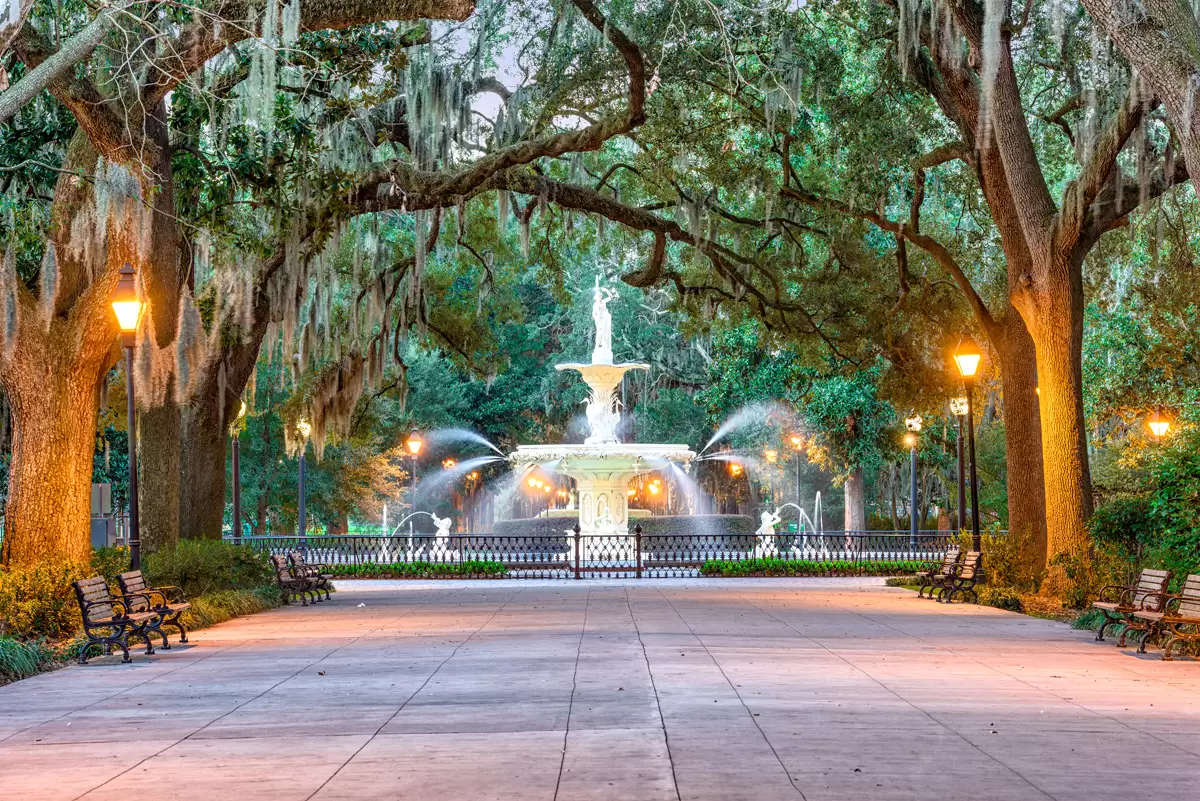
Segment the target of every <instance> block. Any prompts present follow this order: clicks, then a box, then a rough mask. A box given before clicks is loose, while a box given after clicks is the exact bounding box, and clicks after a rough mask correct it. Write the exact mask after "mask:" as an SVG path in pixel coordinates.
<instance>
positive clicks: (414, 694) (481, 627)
mask: <svg viewBox="0 0 1200 801" xmlns="http://www.w3.org/2000/svg"><path fill="white" fill-rule="evenodd" d="M522 592H524V588H517V591H516V592H514V593H512V594H511V595H509V596H508V597H507V598H505V599H504V602H503V603H501V604H500V605H499V606H498V607H496V611H494V612H492V614H491V616H489V617H488V619H487V620H485V621H483V623H481V624H480V625H479V628H477V629H475V631H473V632H471V633H470V634H468V635H467V636H466V638H464V639H463V641H462V642H460V643H459V644H458V645H456V646H454V650H453V651H451V652H450V655H449V656H447V657H446V658H445V659H443V660H442V661H441V662H439V663H438V665H437V667H435V668H434V669H433V672H431V673H430V674H429V675H428V676H426V677H425V681H423V682H421V686H420V687H418V688H417V689H415V690H413V692H412V694H411V695H409V696H408V698H405V699H404V702H403V703H402V704H400V706H399V707H397V709H396V711H395V712H393V713H392V714H391V715H390V716H389V717H388V719H387V720H385V721H384V722H383V723H382V724H381V725H380V726H379V728H378V729H376V730H375V733H374V734H372V735H371V736H370V737H368V738H367V740H366V742H364V743H363V744H362V745H360V746H359V747H358V748H357V749H355V751H354V753H353V754H351V755H350V756H349V757H347V758H346V761H344V762H343V763H342V764H340V765H338V767H337V770H335V771H334V772H333V773H331V774H329V776H328V777H326V779H325V781H323V782H321V784H320V785H318V786H317V789H315V790H313V791H312V792H311V793H309V794H308V795H307V796H305V801H311V799H312V798H314V797H315V796H316V795H317V793H319V792H321V791H322V790H324V789H325V788H326V786H328V785H329V783H330V782H331V781H333V780H334V779H336V778H337V776H338V774H339V773H341V772H342V771H343V770H344V769H345V767H346V766H347V765H349V764H350V763H351V762H352V761H353V760H354V758H355V757H356V756H358V755H359V754H361V753H362V751H363V749H364V748H366V747H367V746H368V745H370V744H371V743H372V742H374V741H375V738H376V737H378V736H379V733H380V732H381V731H383V730H384V729H385V728H387V725H388V724H389V723H391V722H392V721H393V720H395V719H396V718H397V717H398V716H399V715H400V713H401V712H403V711H404V709H405V707H407V706H408V704H409V702H410V701H412V699H414V698H416V697H417V696H418V695H419V694H420V693H421V691H422V690H424V689H425V688H426V687H427V686H429V682H431V681H433V677H434V676H436V675H437V674H438V672H439V671H440V670H441V669H442V668H443V667H445V666H446V663H447V662H449V661H450V660H451V659H453V658H454V656H455V655H456V654H457V653H458V651H459V649H460V648H462V647H463V646H464V645H466V644H467V643H469V642H470V641H471V640H472V638H474V637H475V635H476V634H478V633H479V632H481V631H483V630H484V629H485V628H486V627H487V625H488V624H489V623H491V622H492V621H493V620H495V619H496V616H497V615H499V614H500V613H501V612H502V611H503V610H504V607H506V606H508V604H509V603H510V602H511V601H512V599H513V598H516V597H517V596H518V595H520V594H521V593H522ZM434 600H435V599H433V598H431V599H430V600H428V601H426V602H425V603H424V604H421V606H428V605H429V604H431V603H433V601H434ZM418 608H419V607H418ZM397 619H399V618H397ZM359 639H361V637H360V638H359ZM359 736H361V735H359Z"/></svg>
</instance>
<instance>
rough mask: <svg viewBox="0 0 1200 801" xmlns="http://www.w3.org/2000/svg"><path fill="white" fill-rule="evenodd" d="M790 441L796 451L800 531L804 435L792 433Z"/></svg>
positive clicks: (798, 523) (797, 518)
mask: <svg viewBox="0 0 1200 801" xmlns="http://www.w3.org/2000/svg"><path fill="white" fill-rule="evenodd" d="M788 442H790V443H792V449H793V450H795V451H796V508H797V512H796V515H797V517H796V530H797V531H799V529H800V526H801V521H800V517H799V514H800V512H799V511H798V510H799V509H803V508H804V504H803V503H802V502H801V500H800V456H801V455H802V454H803V453H804V437H802V436H800V435H799V434H792V435H791V436H790V437H788Z"/></svg>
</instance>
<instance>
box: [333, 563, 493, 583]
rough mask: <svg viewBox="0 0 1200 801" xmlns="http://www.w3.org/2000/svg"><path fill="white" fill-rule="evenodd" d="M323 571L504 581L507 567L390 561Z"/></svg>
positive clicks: (359, 576) (342, 575)
mask: <svg viewBox="0 0 1200 801" xmlns="http://www.w3.org/2000/svg"><path fill="white" fill-rule="evenodd" d="M324 570H325V571H326V572H327V573H329V574H330V575H332V576H336V577H337V578H356V579H365V578H384V579H387V578H406V579H407V578H413V579H416V578H503V577H504V576H505V575H506V574H507V573H508V568H506V567H505V566H504V564H503V563H501V562H483V561H480V562H474V561H468V562H459V563H457V564H441V563H439V562H391V563H384V564H378V563H376V562H363V563H362V564H359V565H326V566H325V568H324Z"/></svg>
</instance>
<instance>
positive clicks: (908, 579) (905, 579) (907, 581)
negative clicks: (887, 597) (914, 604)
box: [883, 575, 921, 587]
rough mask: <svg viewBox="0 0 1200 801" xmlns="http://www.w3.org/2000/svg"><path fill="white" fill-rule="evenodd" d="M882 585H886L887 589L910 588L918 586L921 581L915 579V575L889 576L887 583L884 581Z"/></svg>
mask: <svg viewBox="0 0 1200 801" xmlns="http://www.w3.org/2000/svg"><path fill="white" fill-rule="evenodd" d="M883 583H884V584H885V585H887V586H888V587H912V586H913V585H916V584H920V583H921V579H919V578H917V577H916V576H915V575H912V576H891V577H890V578H888V580H887V581H885V582H883Z"/></svg>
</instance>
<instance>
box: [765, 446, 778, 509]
mask: <svg viewBox="0 0 1200 801" xmlns="http://www.w3.org/2000/svg"><path fill="white" fill-rule="evenodd" d="M763 457H764V458H766V460H767V464H768V465H770V466H769V467H768V468H767V470H769V471H770V473H771V508H772V509H773V508H775V507H777V506H778V505H779V500H778V498H776V497H775V463H776V462H777V461H779V451H777V450H773V449H771V448H768V449H766V450H765V451H763Z"/></svg>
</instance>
